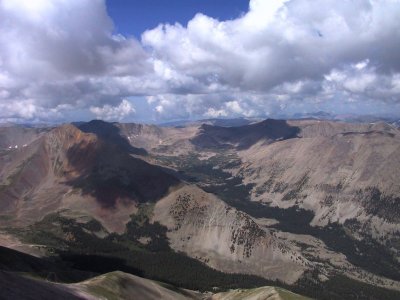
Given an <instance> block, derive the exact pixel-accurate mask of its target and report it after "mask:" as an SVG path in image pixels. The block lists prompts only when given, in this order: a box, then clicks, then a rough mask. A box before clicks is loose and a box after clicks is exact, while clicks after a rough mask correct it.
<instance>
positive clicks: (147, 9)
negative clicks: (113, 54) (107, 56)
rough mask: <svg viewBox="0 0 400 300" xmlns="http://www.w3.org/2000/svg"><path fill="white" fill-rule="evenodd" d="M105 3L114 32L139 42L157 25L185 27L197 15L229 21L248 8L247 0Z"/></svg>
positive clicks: (110, 0)
mask: <svg viewBox="0 0 400 300" xmlns="http://www.w3.org/2000/svg"><path fill="white" fill-rule="evenodd" d="M106 3H107V11H108V13H109V15H110V17H111V19H112V20H113V22H114V24H115V32H117V33H121V34H123V35H127V36H129V35H134V36H135V37H136V38H138V39H140V36H141V34H142V33H143V32H144V31H146V30H147V29H151V28H154V27H157V26H158V24H160V23H170V24H174V23H176V22H178V23H181V24H184V25H186V24H187V22H188V21H190V20H191V19H192V18H193V17H194V16H195V15H196V14H197V13H203V14H205V15H207V16H210V17H213V18H216V19H219V20H220V21H223V20H229V19H234V18H237V17H238V16H240V15H241V14H243V13H245V12H246V11H247V10H248V7H249V1H247V0H146V1H138V0H107V2H106Z"/></svg>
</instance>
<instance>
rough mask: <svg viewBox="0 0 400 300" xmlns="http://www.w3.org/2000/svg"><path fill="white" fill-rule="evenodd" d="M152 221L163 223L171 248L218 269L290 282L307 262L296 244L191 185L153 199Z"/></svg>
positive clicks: (299, 273) (300, 272)
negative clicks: (277, 236)
mask: <svg viewBox="0 0 400 300" xmlns="http://www.w3.org/2000/svg"><path fill="white" fill-rule="evenodd" d="M154 221H158V222H160V223H161V224H163V225H165V226H167V227H168V229H169V232H168V237H169V239H170V244H171V247H172V248H173V249H175V250H177V251H182V252H185V253H186V254H187V255H189V256H191V257H194V258H197V259H200V260H201V261H204V262H205V263H207V264H208V265H210V266H211V267H214V268H216V269H218V270H223V271H225V272H230V273H247V274H254V275H259V276H262V277H266V278H271V279H280V280H283V281H285V282H291V283H293V282H294V281H296V280H297V279H298V278H299V276H300V275H301V274H302V273H303V271H304V270H306V269H307V268H308V267H309V266H311V264H309V263H308V262H307V260H306V259H305V258H304V257H302V256H301V254H299V252H298V251H297V249H295V248H292V247H289V245H288V244H286V243H285V242H283V241H279V239H277V238H276V237H274V236H273V234H271V232H269V231H268V230H266V229H262V228H261V227H260V226H259V225H258V224H257V223H256V222H254V220H253V219H252V218H250V217H249V216H248V215H247V214H245V213H243V212H240V211H238V210H236V209H234V208H232V207H230V206H228V205H227V204H225V203H224V202H222V201H221V200H219V199H218V198H217V197H215V196H213V195H211V194H207V193H205V192H204V191H202V190H201V189H199V188H197V187H195V186H184V187H182V188H181V189H179V190H176V191H174V192H172V193H170V194H169V195H168V196H167V197H166V198H164V199H162V200H160V201H159V202H157V204H156V206H155V209H154ZM288 269H289V270H291V271H290V272H287V270H288Z"/></svg>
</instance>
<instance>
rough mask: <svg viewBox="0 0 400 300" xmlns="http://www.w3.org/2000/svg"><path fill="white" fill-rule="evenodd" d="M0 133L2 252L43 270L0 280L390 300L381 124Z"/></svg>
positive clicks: (389, 190)
mask: <svg viewBox="0 0 400 300" xmlns="http://www.w3.org/2000/svg"><path fill="white" fill-rule="evenodd" d="M0 134H1V136H2V137H3V142H2V144H1V149H0V150H1V152H0V170H1V171H0V181H1V183H0V200H1V201H0V209H1V210H0V245H1V246H4V247H9V248H14V249H15V250H19V251H23V252H26V253H29V254H32V255H35V256H40V257H42V258H41V259H44V260H45V261H46V267H44V268H43V267H38V268H33V269H32V268H27V269H25V270H17V269H16V268H15V267H13V265H12V264H9V265H8V266H4V264H0V267H1V270H3V271H7V272H11V273H14V272H24V273H29V274H31V275H34V276H36V277H40V278H44V279H45V278H47V276H48V275H49V274H50V273H51V274H55V277H53V278H56V279H57V281H59V282H65V283H66V282H74V285H76V287H77V286H79V288H77V289H81V287H82V286H86V287H87V286H88V285H90V284H88V283H87V282H96V280H103V279H93V280H92V279H89V278H92V277H93V276H101V274H104V273H109V272H114V271H122V272H125V273H130V274H134V275H136V276H140V277H144V278H149V279H152V280H157V281H161V282H165V283H167V284H170V285H172V286H175V287H179V288H184V289H189V290H193V291H199V293H200V292H201V293H202V296H201V297H205V295H206V296H207V297H211V298H210V299H246V298H245V296H244V295H242V296H240V293H241V292H231V293H232V294H231V295H224V294H221V293H225V292H227V291H229V290H231V289H255V288H260V287H262V286H269V287H271V286H272V287H277V288H272V289H275V290H269V289H268V288H264V289H261V290H249V293H250V294H251V293H253V292H255V293H261V295H264V294H263V293H265V294H268V293H278V294H279V293H280V292H279V291H278V292H277V289H278V287H280V288H284V289H286V290H290V291H293V292H295V293H298V294H302V295H304V296H308V297H311V298H317V299H343V298H345V299H353V298H354V299H357V297H360V295H364V296H365V297H364V298H365V299H394V298H396V297H398V296H399V295H400V259H399V253H400V238H399V236H400V227H399V223H400V219H399V216H400V209H399V199H400V198H399V197H400V185H399V182H398V178H400V168H399V166H400V160H399V159H400V158H399V157H400V156H399V154H400V131H399V129H398V128H396V127H394V126H393V125H389V124H386V123H375V124H369V123H362V124H361V123H360V124H358V123H341V122H332V121H321V120H293V121H284V120H271V119H268V120H264V121H261V122H249V123H248V124H247V123H246V124H240V126H236V127H223V126H216V125H213V124H198V123H194V124H187V125H185V126H178V127H158V126H154V125H143V124H123V123H107V122H103V121H91V122H87V123H80V124H76V125H71V124H67V125H63V126H59V127H56V128H42V129H37V128H24V127H5V128H1V131H0ZM11 137H12V138H11ZM14 144H15V145H17V146H18V147H17V148H15V145H14ZM13 145H14V146H13ZM10 147H11V148H10ZM4 251H6V250H4ZM4 253H6V254H5V255H6V256H7V257H9V256H12V255H14V254H10V252H4ZM15 265H17V264H15ZM13 268H14V269H13ZM24 268H25V266H24ZM66 269H68V271H65V270H66ZM111 274H113V273H111ZM114 275H115V274H114ZM114 275H113V276H114ZM117 275H118V276H128V277H129V276H130V275H121V274H117ZM12 276H14V275H12ZM129 278H130V277H129ZM50 279H52V278H50ZM21 280H22V279H21ZM85 280H89V281H85ZM129 280H132V278H130V279H129ZM135 280H139V279H135ZM140 280H142V279H140ZM140 280H139V281H140ZM143 280H144V279H143ZM78 282H83V283H78ZM86 287H85V291H86ZM74 289H75V287H74ZM114 292H115V291H114ZM164 292H165V293H167V292H166V291H164ZM210 292H212V293H213V294H212V295H211V294H206V293H210ZM168 293H169V292H168ZM168 293H167V294H168ZM218 293H219V294H218ZM228 293H229V292H228ZM214 294H215V295H214ZM186 296H187V297H189V298H190V297H197V296H196V295H195V294H190V295H186ZM186 296H185V297H186ZM165 297H167V296H165ZM168 297H169V296H168ZM173 297H177V296H173ZM218 297H219V298H218ZM224 297H225V298H224ZM229 297H231V298H229ZM235 297H236V298H235ZM240 297H241V298H240ZM281 297H282V299H286V298H284V296H281ZM149 299H151V297H150V298H149ZM166 299H167V298H166ZM171 299H172V298H171ZM176 299H178V298H176ZM182 299H186V298H182ZM193 299H197V298H193ZM278 299H279V298H278ZM288 299H290V298H288ZM299 299H300V298H299Z"/></svg>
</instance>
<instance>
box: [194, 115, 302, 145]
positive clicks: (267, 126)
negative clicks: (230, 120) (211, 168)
mask: <svg viewBox="0 0 400 300" xmlns="http://www.w3.org/2000/svg"><path fill="white" fill-rule="evenodd" d="M200 129H201V130H200V133H199V134H198V135H197V136H195V137H194V138H192V140H191V141H192V143H193V144H194V145H196V146H198V147H200V148H221V147H222V148H232V147H237V148H238V149H247V148H249V147H250V146H252V145H253V144H255V143H257V142H258V141H261V140H264V141H266V142H273V141H277V140H286V139H290V138H294V137H296V136H297V134H298V133H299V129H298V128H297V127H294V126H290V125H288V123H287V122H286V121H284V120H272V119H268V120H265V121H262V122H259V123H255V124H250V125H246V126H240V127H220V126H212V125H207V124H203V125H202V126H201V128H200Z"/></svg>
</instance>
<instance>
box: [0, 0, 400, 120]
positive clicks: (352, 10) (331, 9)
mask: <svg viewBox="0 0 400 300" xmlns="http://www.w3.org/2000/svg"><path fill="white" fill-rule="evenodd" d="M399 15H400V0H379V1H378V0H357V1H337V0H321V1H318V2H315V1H309V0H248V1H244V0H230V1H228V0H214V1H211V0H180V1H178V0H158V1H156V0H147V1H136V0H134V1H128V0H125V1H123V0H68V1H65V0H35V1H32V0H2V1H0V123H1V122H24V123H26V122H69V121H77V120H90V119H94V118H99V119H104V120H108V121H123V122H139V121H140V122H156V123H157V122H167V121H171V120H177V119H203V118H234V117H259V118H265V117H275V116H282V115H291V114H295V113H310V112H316V111H321V110H322V111H326V112H329V113H332V114H369V115H371V114H372V115H376V114H379V115H392V116H397V117H400V18H399Z"/></svg>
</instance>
